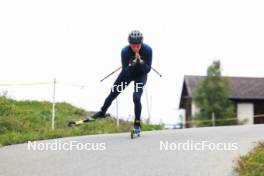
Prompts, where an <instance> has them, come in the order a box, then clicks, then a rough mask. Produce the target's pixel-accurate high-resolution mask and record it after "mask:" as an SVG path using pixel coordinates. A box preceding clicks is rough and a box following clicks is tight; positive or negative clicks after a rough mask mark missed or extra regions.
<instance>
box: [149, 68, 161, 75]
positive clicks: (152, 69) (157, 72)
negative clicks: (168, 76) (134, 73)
mask: <svg viewBox="0 0 264 176" xmlns="http://www.w3.org/2000/svg"><path fill="white" fill-rule="evenodd" d="M151 69H152V70H153V71H154V72H156V73H157V74H158V75H159V76H160V77H162V75H161V74H160V73H159V72H158V71H157V70H156V69H155V68H153V67H151Z"/></svg>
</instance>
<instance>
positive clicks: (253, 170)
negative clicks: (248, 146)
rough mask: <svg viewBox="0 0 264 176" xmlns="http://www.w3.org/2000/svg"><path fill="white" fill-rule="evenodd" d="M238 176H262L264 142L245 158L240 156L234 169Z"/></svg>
mask: <svg viewBox="0 0 264 176" xmlns="http://www.w3.org/2000/svg"><path fill="white" fill-rule="evenodd" d="M234 170H235V172H236V174H237V175H239V176H264V141H263V142H259V143H258V145H257V146H256V147H255V148H254V149H252V150H251V151H250V152H249V153H248V154H246V155H245V156H241V157H240V158H239V159H238V161H237V163H236V166H235V168H234Z"/></svg>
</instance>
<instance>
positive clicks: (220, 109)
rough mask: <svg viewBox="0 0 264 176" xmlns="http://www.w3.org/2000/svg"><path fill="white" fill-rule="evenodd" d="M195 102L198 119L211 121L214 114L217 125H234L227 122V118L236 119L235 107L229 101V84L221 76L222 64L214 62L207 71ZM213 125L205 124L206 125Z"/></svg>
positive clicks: (197, 91) (197, 90)
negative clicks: (197, 108)
mask: <svg viewBox="0 0 264 176" xmlns="http://www.w3.org/2000/svg"><path fill="white" fill-rule="evenodd" d="M193 99H194V102H195V104H196V105H197V106H198V107H199V109H200V112H199V113H198V114H197V117H198V119H202V120H209V119H211V118H212V114H214V116H215V119H216V125H225V124H234V121H226V120H224V119H226V118H232V117H234V115H235V113H234V106H233V104H232V102H231V101H230V100H229V89H228V82H227V80H226V79H225V78H223V77H222V76H221V63H220V61H214V62H213V64H212V65H211V66H209V67H208V69H207V76H206V77H205V78H204V79H203V80H202V81H201V82H200V83H199V85H198V87H197V89H196V91H195V94H194V97H193ZM235 122H236V120H235ZM205 124H207V125H208V124H211V122H209V123H203V124H198V126H200V125H205Z"/></svg>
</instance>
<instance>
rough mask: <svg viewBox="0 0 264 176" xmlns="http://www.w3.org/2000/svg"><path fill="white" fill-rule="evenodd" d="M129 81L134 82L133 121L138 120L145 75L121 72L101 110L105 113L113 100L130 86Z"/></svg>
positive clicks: (145, 79) (145, 80)
mask: <svg viewBox="0 0 264 176" xmlns="http://www.w3.org/2000/svg"><path fill="white" fill-rule="evenodd" d="M131 81H134V93H133V102H134V111H135V120H140V116H141V110H142V105H141V100H140V99H141V96H142V93H143V87H144V85H145V84H146V82H147V74H141V75H137V76H134V75H128V74H127V73H126V72H125V71H121V73H120V74H119V75H118V77H117V79H116V80H115V82H114V84H113V87H112V89H111V92H110V94H109V95H108V97H107V98H106V99H105V102H104V105H103V106H102V108H101V110H102V111H103V112H106V111H107V109H108V108H109V107H110V105H111V104H112V102H113V100H114V99H115V98H116V97H117V96H118V95H119V94H120V93H121V92H122V90H124V89H125V88H126V86H128V85H129V84H130V82H131Z"/></svg>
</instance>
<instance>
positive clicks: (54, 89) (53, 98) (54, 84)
mask: <svg viewBox="0 0 264 176" xmlns="http://www.w3.org/2000/svg"><path fill="white" fill-rule="evenodd" d="M55 93H56V78H54V81H53V97H52V120H51V129H52V130H54V126H55V104H56V102H55Z"/></svg>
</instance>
